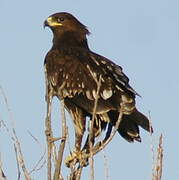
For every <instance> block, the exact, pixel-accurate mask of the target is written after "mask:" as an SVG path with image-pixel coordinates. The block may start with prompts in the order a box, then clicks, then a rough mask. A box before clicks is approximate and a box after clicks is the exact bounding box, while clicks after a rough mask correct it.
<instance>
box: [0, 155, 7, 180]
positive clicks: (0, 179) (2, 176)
mask: <svg viewBox="0 0 179 180" xmlns="http://www.w3.org/2000/svg"><path fill="white" fill-rule="evenodd" d="M0 180H6V176H5V174H4V171H3V168H2V161H1V156H0Z"/></svg>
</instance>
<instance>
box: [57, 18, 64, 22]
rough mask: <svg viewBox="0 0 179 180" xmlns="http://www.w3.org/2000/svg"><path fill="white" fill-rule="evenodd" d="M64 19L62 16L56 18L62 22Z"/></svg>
mask: <svg viewBox="0 0 179 180" xmlns="http://www.w3.org/2000/svg"><path fill="white" fill-rule="evenodd" d="M64 20H65V19H64V17H59V18H58V19H57V21H58V22H63V21H64Z"/></svg>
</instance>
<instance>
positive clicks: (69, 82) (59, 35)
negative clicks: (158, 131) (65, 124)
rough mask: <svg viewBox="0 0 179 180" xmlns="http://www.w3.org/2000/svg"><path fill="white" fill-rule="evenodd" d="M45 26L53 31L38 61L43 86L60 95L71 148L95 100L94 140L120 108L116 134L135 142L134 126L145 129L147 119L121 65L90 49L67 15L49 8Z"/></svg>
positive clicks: (79, 28)
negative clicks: (67, 115)
mask: <svg viewBox="0 0 179 180" xmlns="http://www.w3.org/2000/svg"><path fill="white" fill-rule="evenodd" d="M46 26H47V27H49V28H50V29H51V31H52V32H53V45H52V48H51V49H50V50H49V52H48V53H47V55H46V57H45V61H44V67H45V72H46V78H47V91H50V92H52V96H56V97H57V98H58V99H59V100H64V105H65V108H66V110H67V111H68V112H69V113H70V115H71V117H72V119H73V124H74V130H75V150H74V152H80V151H81V146H82V139H83V135H84V133H85V130H86V129H87V128H86V126H87V125H86V124H87V123H86V121H87V120H88V121H90V120H92V117H93V110H94V104H95V101H96V99H98V101H97V107H96V113H95V121H94V126H93V134H94V139H95V138H96V137H97V136H99V135H100V134H101V133H102V131H103V130H105V129H106V127H111V128H113V127H114V126H115V124H116V122H117V120H118V117H119V114H120V112H121V107H123V110H122V113H123V114H122V119H121V122H120V124H119V127H118V129H117V131H118V133H119V134H120V135H121V136H122V137H123V138H124V139H125V140H127V141H128V142H134V141H139V142H141V137H140V133H139V126H140V127H142V128H143V129H145V130H146V131H148V132H150V131H151V127H150V123H149V119H148V118H147V117H146V116H145V115H143V114H142V113H141V112H139V111H138V110H137V108H136V106H135V104H136V103H135V99H136V96H138V93H137V92H136V91H135V90H134V89H133V88H132V87H131V86H130V84H129V78H128V77H127V76H126V75H125V74H124V72H123V69H122V67H121V66H119V65H117V64H115V63H114V62H112V61H111V60H109V59H107V58H105V57H104V56H101V55H99V54H97V53H95V52H93V51H91V50H90V48H89V46H88V41H87V35H89V34H90V32H89V31H88V29H87V27H86V26H85V25H83V24H82V23H81V22H80V21H79V20H78V19H77V18H76V17H74V16H73V15H72V14H70V13H67V12H60V13H55V14H53V15H51V16H49V17H48V18H47V19H46V20H45V21H44V27H46ZM99 81H100V87H99V90H98V85H99ZM97 90H98V91H97Z"/></svg>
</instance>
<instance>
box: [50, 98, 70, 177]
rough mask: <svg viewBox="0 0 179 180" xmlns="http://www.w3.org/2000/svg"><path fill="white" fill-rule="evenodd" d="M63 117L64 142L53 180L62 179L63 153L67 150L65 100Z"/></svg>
mask: <svg viewBox="0 0 179 180" xmlns="http://www.w3.org/2000/svg"><path fill="white" fill-rule="evenodd" d="M61 117H62V140H61V144H60V147H59V151H58V157H57V160H56V164H55V173H54V178H53V179H54V180H59V179H62V175H61V165H62V159H63V153H64V149H65V143H66V136H67V126H66V118H65V108H64V100H61Z"/></svg>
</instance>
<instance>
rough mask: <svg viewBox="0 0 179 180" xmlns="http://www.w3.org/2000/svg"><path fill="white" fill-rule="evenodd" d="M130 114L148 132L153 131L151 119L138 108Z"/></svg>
mask: <svg viewBox="0 0 179 180" xmlns="http://www.w3.org/2000/svg"><path fill="white" fill-rule="evenodd" d="M130 116H131V118H132V119H133V120H134V121H135V122H136V123H137V124H138V125H139V126H141V127H142V128H143V129H145V130H146V131H148V132H153V129H152V127H151V125H150V121H149V119H148V118H147V117H146V116H145V115H144V114H142V113H141V112H139V111H138V110H137V109H136V110H135V111H134V112H133V113H132V114H131V115H130Z"/></svg>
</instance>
